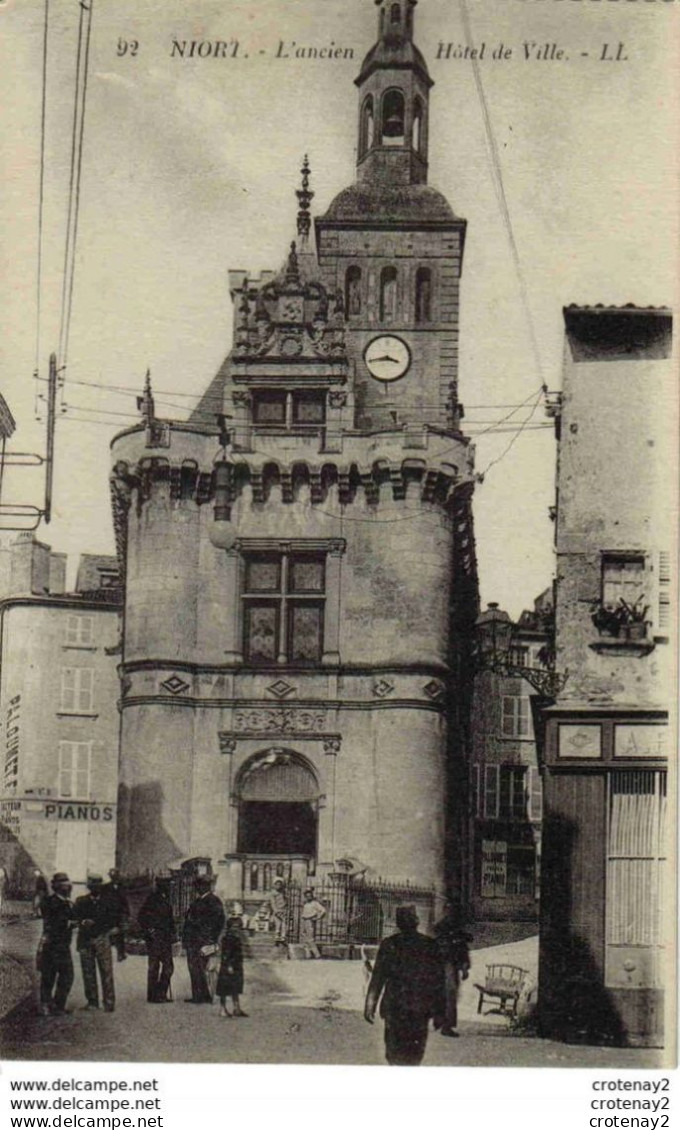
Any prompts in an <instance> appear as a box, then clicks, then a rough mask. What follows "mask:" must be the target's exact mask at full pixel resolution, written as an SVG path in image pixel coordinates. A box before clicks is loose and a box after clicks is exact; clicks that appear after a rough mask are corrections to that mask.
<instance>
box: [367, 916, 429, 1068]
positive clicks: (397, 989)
mask: <svg viewBox="0 0 680 1130" xmlns="http://www.w3.org/2000/svg"><path fill="white" fill-rule="evenodd" d="M396 924H397V930H398V933H397V934H393V935H392V937H391V938H386V939H385V941H384V942H382V943H381V945H380V949H379V950H378V955H377V957H376V959H375V967H374V969H373V972H372V974H371V980H370V982H369V985H368V992H367V993H366V1004H365V1007H364V1017H365V1019H366V1020H368V1022H369V1024H372V1023H373V1019H374V1017H375V1012H376V1008H377V1006H378V1001H380V1015H381V1016H382V1018H383V1020H384V1021H385V1057H386V1059H387V1062H388V1063H389V1064H390V1065H391V1066H393V1067H417V1066H418V1064H420V1063H422V1060H423V1056H424V1054H425V1045H426V1043H427V1029H428V1025H429V1022H430V1019H433V1020H434V1024H435V1028H439V1027H441V1024H442V1021H443V1017H444V969H443V965H442V961H441V957H440V955H439V950H438V947H437V944H436V942H435V941H433V939H432V938H426V937H425V936H424V935H423V934H419V933H418V915H417V914H416V910H415V907H414V906H400V907H398V908H397V912H396ZM381 997H382V1000H381Z"/></svg>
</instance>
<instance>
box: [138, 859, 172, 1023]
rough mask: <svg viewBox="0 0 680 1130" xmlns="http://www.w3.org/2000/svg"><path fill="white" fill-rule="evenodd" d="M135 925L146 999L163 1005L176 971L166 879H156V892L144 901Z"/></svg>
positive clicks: (168, 996) (167, 997)
mask: <svg viewBox="0 0 680 1130" xmlns="http://www.w3.org/2000/svg"><path fill="white" fill-rule="evenodd" d="M137 921H138V923H139V928H140V930H141V931H142V933H143V934H144V939H145V941H146V952H147V957H148V961H149V964H148V971H147V982H146V986H147V987H146V999H147V1001H148V1002H149V1004H165V1002H166V1001H168V1000H170V999H171V998H170V994H169V990H170V981H171V979H172V974H173V973H174V970H175V963H174V961H173V960H172V946H173V943H174V941H175V938H176V931H175V919H174V916H173V913H172V903H171V902H170V880H169V879H156V887H155V890H153V891H152V892H151V894H150V895H149V896H148V897H147V898H146V900H145V902H144V904H143V906H142V909H141V910H140V912H139V915H138V916H137Z"/></svg>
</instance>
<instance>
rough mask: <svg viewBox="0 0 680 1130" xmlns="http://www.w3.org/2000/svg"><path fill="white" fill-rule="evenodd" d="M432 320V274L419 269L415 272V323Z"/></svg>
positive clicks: (426, 270)
mask: <svg viewBox="0 0 680 1130" xmlns="http://www.w3.org/2000/svg"><path fill="white" fill-rule="evenodd" d="M431 320H432V272H431V270H430V268H429V267H419V268H418V270H417V272H416V322H430V321H431Z"/></svg>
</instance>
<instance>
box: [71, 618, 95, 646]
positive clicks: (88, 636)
mask: <svg viewBox="0 0 680 1130" xmlns="http://www.w3.org/2000/svg"><path fill="white" fill-rule="evenodd" d="M64 643H65V645H66V646H67V647H92V645H93V644H94V616H78V615H73V616H68V617H67V620H66V635H65V639H64Z"/></svg>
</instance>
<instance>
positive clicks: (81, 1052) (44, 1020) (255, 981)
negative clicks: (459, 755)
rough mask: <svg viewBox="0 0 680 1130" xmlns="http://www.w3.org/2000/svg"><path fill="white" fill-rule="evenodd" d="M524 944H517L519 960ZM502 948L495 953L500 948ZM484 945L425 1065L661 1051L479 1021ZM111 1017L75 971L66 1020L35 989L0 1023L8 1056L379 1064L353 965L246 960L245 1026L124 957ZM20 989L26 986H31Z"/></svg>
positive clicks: (633, 1061) (573, 1062)
mask: <svg viewBox="0 0 680 1130" xmlns="http://www.w3.org/2000/svg"><path fill="white" fill-rule="evenodd" d="M39 931H40V923H38V922H36V921H33V920H24V921H21V922H15V923H13V924H11V925H7V926H5V927H4V928H3V930H2V937H1V941H0V947H1V955H2V965H3V966H5V965H6V962H7V960H8V959H9V960H11V961H12V962H14V963H16V962H17V961H19V962H20V964H21V966H22V969H23V975H24V977H26V978H28V977H29V970H30V969H31V966H32V962H33V954H34V952H35V945H36V940H37V937H38V934H39ZM533 943H534V940H533V939H528V940H527V941H526V942H521V943H515V946H514V947H506V949H507V950H511V949H513V948H514V949H515V950H516V949H517V946H523V947H524V951H523V952H525V953H527V952H529V947H530V946H531V945H532V944H533ZM499 948H500V947H496V950H498V949H499ZM492 952H495V951H491V950H477V951H475V952H474V953H473V971H472V975H471V978H470V983H469V986H466V990H465V993H464V994H463V1000H462V1002H461V1017H462V1019H461V1023H460V1039H453V1040H452V1039H446V1038H444V1037H441V1036H440V1035H439V1034H438V1033H432V1034H431V1035H430V1038H429V1041H428V1047H427V1051H426V1055H425V1061H424V1065H425V1066H465V1067H472V1066H487V1067H488V1066H512V1067H538V1066H548V1067H611V1068H614V1067H615V1068H654V1067H659V1066H660V1065H661V1053H660V1052H658V1051H656V1050H651V1049H650V1050H646V1049H614V1048H593V1047H587V1048H586V1047H579V1046H569V1045H565V1044H560V1043H556V1042H552V1041H549V1040H539V1039H535V1038H529V1037H523V1036H519V1035H515V1034H513V1033H512V1032H511V1030H510V1028H509V1025H508V1021H507V1020H506V1019H505V1018H502V1017H499V1016H497V1015H495V1014H493V1013H490V1014H487V1015H485V1016H484V1017H483V1018H482V1020H481V1021H480V1020H479V1019H478V1018H477V1017H476V1011H475V1008H476V1004H475V1001H476V994H475V992H474V990H473V989H472V981H473V980H474V978H475V967H477V968H482V967H483V965H484V962H485V960H487V958H488V955H489V954H490V953H492ZM115 977H116V997H117V1004H116V1011H115V1012H114V1013H112V1014H107V1013H104V1012H103V1011H100V1012H83V1011H80V1009H81V1007H82V1005H83V1004H84V998H83V992H82V982H81V977H80V970H79V969H78V967H77V963H76V979H75V983H74V987H73V991H72V993H71V997H70V1000H69V1007H71V1008H73V1010H74V1011H73V1012H72V1013H70V1014H69V1015H67V1016H64V1017H42V1016H39V1015H38V1014H37V1011H36V1006H35V993H34V991H32V992H30V993H29V994H28V995H25V996H24V997H23V999H21V1000H20V1001H19V1002H18V1003H17V1004H16V1005H15V1006H14V1007H13V1008H11V1010H10V1011H9V1012H8V1013H7V1015H6V1016H5V1017H4V1019H3V1021H2V1023H1V1024H0V1052H1V1054H2V1057H3V1058H5V1059H8V1060H9V1059H11V1060H17V1059H26V1060H31V1059H40V1060H53V1061H59V1060H74V1061H78V1060H80V1061H83V1060H85V1061H87V1060H92V1061H100V1062H101V1061H104V1062H147V1063H154V1062H158V1063H162V1062H177V1063H280V1064H296V1063H297V1064H345V1065H348V1064H360V1065H371V1064H381V1063H384V1056H383V1046H382V1024H381V1023H378V1022H376V1024H375V1025H374V1026H373V1027H371V1026H369V1025H368V1024H366V1022H365V1021H364V1019H363V1017H362V1015H361V1011H360V1010H361V1006H362V1000H363V991H364V980H363V971H362V968H361V963H360V962H357V961H353V962H350V961H320V962H297V961H285V960H284V961H273V962H264V961H248V962H247V963H246V974H245V979H246V991H245V994H244V997H243V1005H244V1007H245V1009H246V1011H247V1012H248V1017H247V1019H243V1020H235V1019H230V1020H222V1019H220V1017H219V1016H218V1007H217V1006H216V1005H212V1006H210V1005H205V1006H193V1005H191V1004H186V1003H185V1002H184V998H185V997H186V996H187V995H188V991H189V979H188V975H187V971H186V962H185V961H184V959H183V958H180V959H179V960H178V961H177V962H176V972H175V976H174V979H173V991H174V998H175V999H174V1002H173V1003H172V1004H168V1005H163V1006H153V1005H148V1004H147V1003H146V999H145V978H146V960H145V958H143V957H135V956H131V957H129V958H128V959H127V961H125V962H123V963H122V964H118V965H116V966H115ZM26 983H29V982H28V981H27V982H26Z"/></svg>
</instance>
